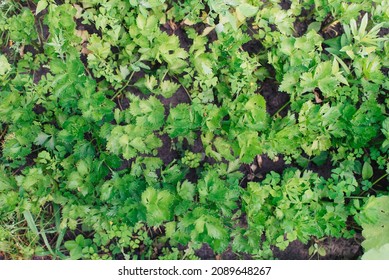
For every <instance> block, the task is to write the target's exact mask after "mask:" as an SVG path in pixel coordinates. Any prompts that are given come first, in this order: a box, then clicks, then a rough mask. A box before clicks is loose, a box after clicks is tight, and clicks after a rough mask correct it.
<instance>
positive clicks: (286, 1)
mask: <svg viewBox="0 0 389 280" xmlns="http://www.w3.org/2000/svg"><path fill="white" fill-rule="evenodd" d="M279 5H280V6H281V8H282V9H283V10H289V9H290V6H291V5H292V2H291V1H290V0H281V2H280V3H279Z"/></svg>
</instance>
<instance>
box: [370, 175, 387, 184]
mask: <svg viewBox="0 0 389 280" xmlns="http://www.w3.org/2000/svg"><path fill="white" fill-rule="evenodd" d="M386 176H388V174H386V173H385V174H384V175H382V176H381V177H379V178H378V179H377V180H375V181H374V182H373V184H372V185H371V186H374V185H375V184H377V183H378V182H379V181H381V180H382V179H384V178H385V177H386Z"/></svg>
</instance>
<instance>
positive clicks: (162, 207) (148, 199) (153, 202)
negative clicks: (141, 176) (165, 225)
mask: <svg viewBox="0 0 389 280" xmlns="http://www.w3.org/2000/svg"><path fill="white" fill-rule="evenodd" d="M173 202H174V196H173V195H172V194H171V193H170V192H169V191H167V190H163V191H159V190H156V189H154V188H152V187H148V188H147V189H146V190H145V191H144V192H143V193H142V204H143V205H144V206H145V207H146V210H147V213H146V217H147V223H148V224H149V225H152V226H158V225H160V224H161V223H162V222H164V221H167V220H170V219H171V217H172V204H173Z"/></svg>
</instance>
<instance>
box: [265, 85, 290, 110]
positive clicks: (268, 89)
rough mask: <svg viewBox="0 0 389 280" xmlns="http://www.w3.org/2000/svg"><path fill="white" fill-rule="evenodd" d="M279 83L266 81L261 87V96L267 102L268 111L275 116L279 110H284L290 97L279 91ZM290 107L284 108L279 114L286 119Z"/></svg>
mask: <svg viewBox="0 0 389 280" xmlns="http://www.w3.org/2000/svg"><path fill="white" fill-rule="evenodd" d="M278 86H279V85H278V83H277V82H276V81H275V80H271V79H265V80H264V81H263V83H262V86H261V90H260V91H261V94H262V96H263V97H264V98H265V100H266V110H267V112H268V113H269V114H270V115H271V116H273V115H274V114H275V113H276V112H277V111H278V110H279V109H281V108H282V106H284V105H285V104H286V103H287V102H288V101H289V95H288V94H286V93H284V92H281V91H278ZM289 107H290V106H286V107H285V108H283V109H282V110H281V111H280V112H279V114H280V115H281V116H282V117H284V116H286V113H287V111H288V110H289Z"/></svg>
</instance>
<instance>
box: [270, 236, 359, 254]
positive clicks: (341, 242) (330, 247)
mask: <svg viewBox="0 0 389 280" xmlns="http://www.w3.org/2000/svg"><path fill="white" fill-rule="evenodd" d="M360 241H361V238H360V236H358V237H357V238H355V239H346V238H333V237H329V238H326V239H325V240H324V241H322V242H319V243H318V245H319V246H320V247H323V248H324V249H325V251H326V255H325V256H319V255H317V254H315V255H313V256H310V255H309V252H308V251H309V247H310V245H309V244H307V245H305V244H303V243H301V242H300V241H297V240H296V241H293V242H291V243H290V244H289V246H288V247H287V248H286V249H285V250H284V251H281V250H279V249H278V248H276V247H274V248H273V254H274V257H275V258H277V259H280V260H308V259H321V260H355V259H358V258H359V256H360V255H361V254H362V248H361V245H360Z"/></svg>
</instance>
